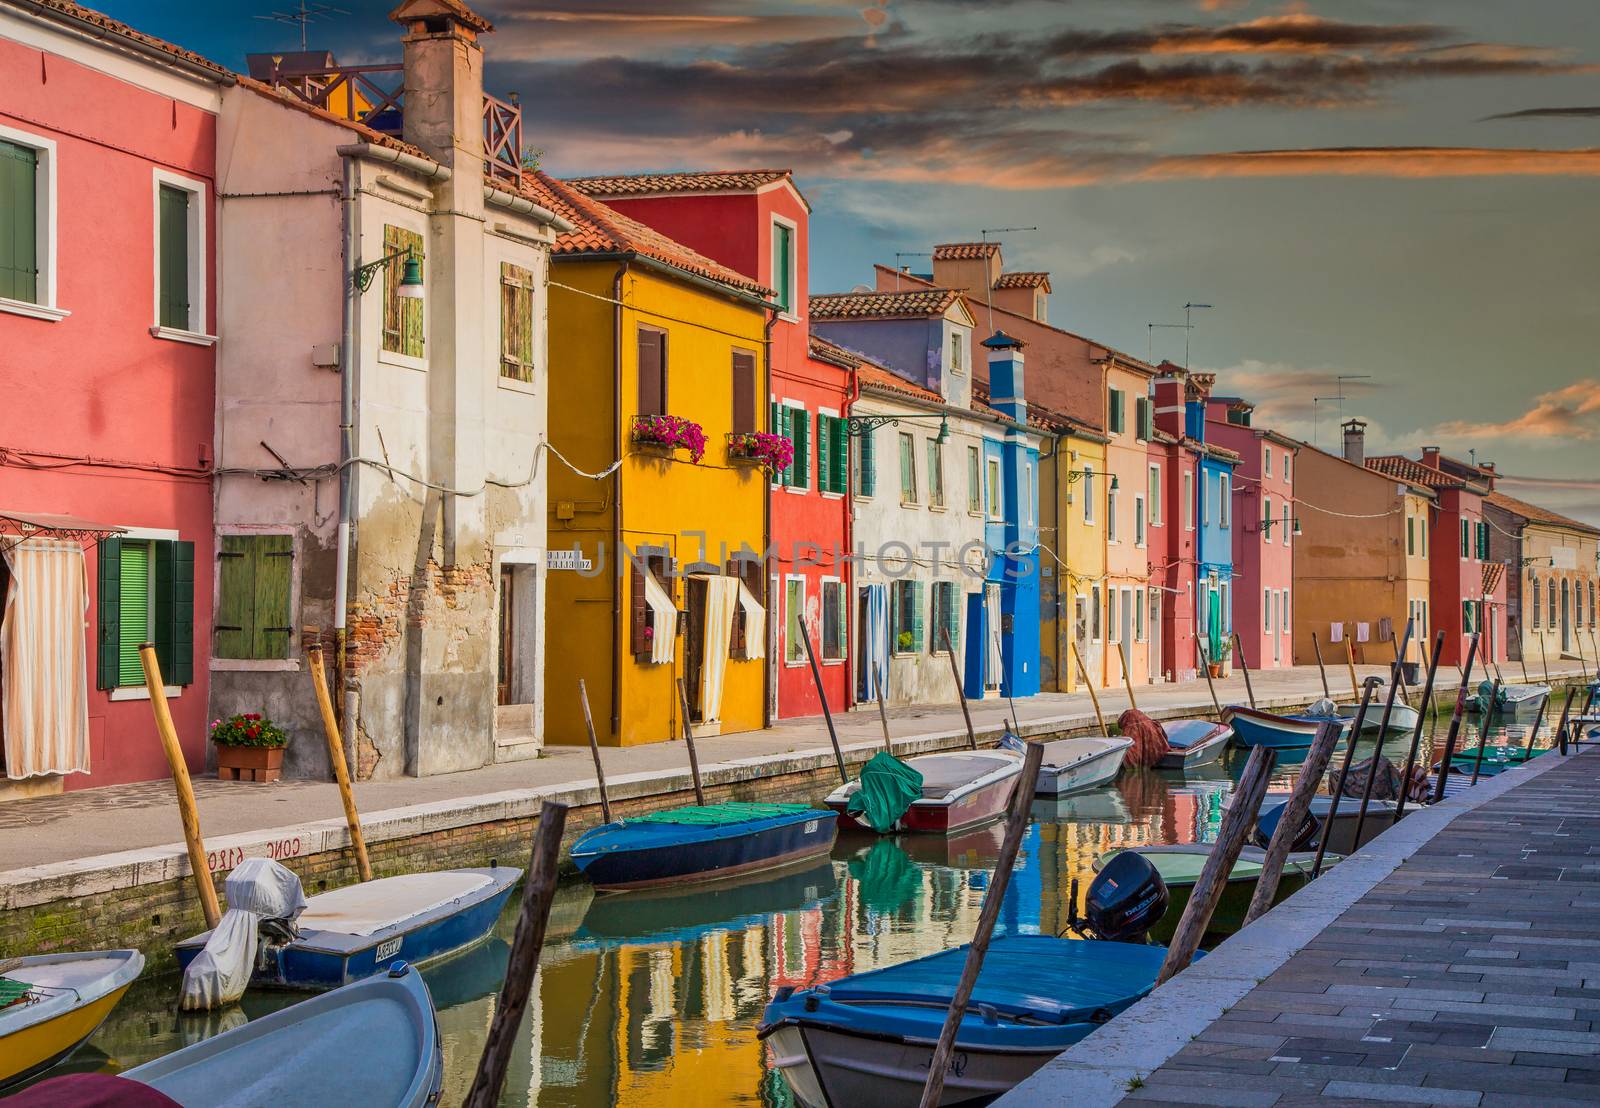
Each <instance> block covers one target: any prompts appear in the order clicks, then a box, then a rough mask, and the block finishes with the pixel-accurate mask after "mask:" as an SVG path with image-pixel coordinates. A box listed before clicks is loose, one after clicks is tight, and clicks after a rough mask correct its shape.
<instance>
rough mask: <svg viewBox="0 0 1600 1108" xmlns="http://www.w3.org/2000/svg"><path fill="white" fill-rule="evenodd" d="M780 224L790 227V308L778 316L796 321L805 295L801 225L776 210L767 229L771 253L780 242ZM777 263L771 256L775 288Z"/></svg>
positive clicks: (768, 246) (770, 266)
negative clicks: (801, 276)
mask: <svg viewBox="0 0 1600 1108" xmlns="http://www.w3.org/2000/svg"><path fill="white" fill-rule="evenodd" d="M780 226H781V227H787V228H788V229H789V310H788V311H780V312H779V313H778V318H779V319H785V320H788V321H789V322H791V323H794V322H797V321H798V320H799V319H800V315H799V312H798V311H797V309H798V308H799V306H800V298H801V297H802V296H804V295H805V294H804V293H803V292H802V291H801V289H800V225H799V224H798V223H796V222H795V221H794V220H792V219H788V218H786V217H784V216H781V215H778V214H777V213H776V212H774V213H773V215H772V223H771V225H770V226H769V227H768V229H767V250H768V252H769V253H770V254H776V253H777V251H776V250H774V249H773V247H775V246H777V244H778V233H777V228H778V227H780ZM776 265H777V259H776V258H775V257H773V258H769V262H768V266H767V268H768V269H769V270H772V272H773V287H774V288H776V287H777V270H776V268H775V267H776Z"/></svg>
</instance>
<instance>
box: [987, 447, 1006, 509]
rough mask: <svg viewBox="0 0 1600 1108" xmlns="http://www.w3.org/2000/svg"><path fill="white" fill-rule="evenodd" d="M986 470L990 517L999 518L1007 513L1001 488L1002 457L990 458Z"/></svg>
mask: <svg viewBox="0 0 1600 1108" xmlns="http://www.w3.org/2000/svg"><path fill="white" fill-rule="evenodd" d="M985 472H986V473H987V474H988V477H989V485H988V495H989V518H990V519H999V518H1000V517H1001V516H1002V515H1004V514H1005V500H1004V494H1003V493H1002V492H1001V488H1000V459H999V458H989V459H988V466H987V467H986V469H985Z"/></svg>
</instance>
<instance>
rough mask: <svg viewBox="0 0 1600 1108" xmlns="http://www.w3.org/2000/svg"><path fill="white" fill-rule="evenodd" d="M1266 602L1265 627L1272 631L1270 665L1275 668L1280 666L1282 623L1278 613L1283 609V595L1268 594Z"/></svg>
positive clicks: (1281, 662) (1281, 656) (1276, 593)
mask: <svg viewBox="0 0 1600 1108" xmlns="http://www.w3.org/2000/svg"><path fill="white" fill-rule="evenodd" d="M1267 600H1268V601H1269V603H1268V605H1267V626H1268V627H1269V628H1271V629H1272V664H1273V665H1275V666H1276V665H1282V664H1283V631H1282V630H1281V628H1282V624H1283V621H1282V619H1281V618H1280V617H1279V614H1278V613H1279V612H1281V611H1282V610H1283V607H1284V603H1283V593H1281V592H1268V593H1267Z"/></svg>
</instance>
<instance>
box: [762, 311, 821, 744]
mask: <svg viewBox="0 0 1600 1108" xmlns="http://www.w3.org/2000/svg"><path fill="white" fill-rule="evenodd" d="M777 322H778V310H777V309H776V308H768V309H767V322H766V324H765V325H764V326H763V328H762V333H761V362H762V368H764V369H765V370H766V371H767V397H768V398H769V403H768V405H767V411H768V412H769V413H770V412H771V410H772V405H771V403H770V398H771V396H772V326H773V324H775V323H777ZM810 341H811V340H810V338H809V337H807V339H806V343H807V349H808V350H809V349H810ZM767 431H768V433H771V432H772V428H771V427H768V428H767ZM762 485H763V486H764V487H763V488H762V490H761V553H762V555H763V557H762V560H761V576H762V577H763V578H764V580H763V584H765V583H766V581H770V580H771V579H772V574H770V573H768V572H767V564H766V558H765V556H764V555H765V554H766V552H767V549H768V548H769V547H770V546H771V545H772V483H771V482H770V481H768V480H766V479H765V478H763V479H762ZM772 599H773V598H772V597H770V596H769V597H767V620H766V624H767V627H766V636H767V642H768V644H769V645H770V644H771V643H772V641H773V630H774V628H773V621H772ZM762 653H763V654H765V655H766V659H765V660H766V664H765V665H763V666H762V667H761V729H762V730H763V731H764V730H766V729H767V728H768V727H771V726H772V693H773V689H772V652H771V651H770V650H763V651H762Z"/></svg>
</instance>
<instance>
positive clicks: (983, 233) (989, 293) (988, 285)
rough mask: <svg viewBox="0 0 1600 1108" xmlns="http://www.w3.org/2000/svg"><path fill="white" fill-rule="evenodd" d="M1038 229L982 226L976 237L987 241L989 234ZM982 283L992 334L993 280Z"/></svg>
mask: <svg viewBox="0 0 1600 1108" xmlns="http://www.w3.org/2000/svg"><path fill="white" fill-rule="evenodd" d="M1038 229H1039V228H1037V227H984V228H982V229H981V230H979V232H978V237H979V239H980V240H981V241H983V242H988V241H989V236H990V235H1005V234H1009V233H1010V232H1012V231H1037V230H1038ZM983 284H984V289H983V299H984V304H985V306H986V307H987V308H988V309H989V333H990V334H993V333H994V289H993V287H992V285H993V282H992V281H989V280H987V279H986V280H985V281H984V282H983Z"/></svg>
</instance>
